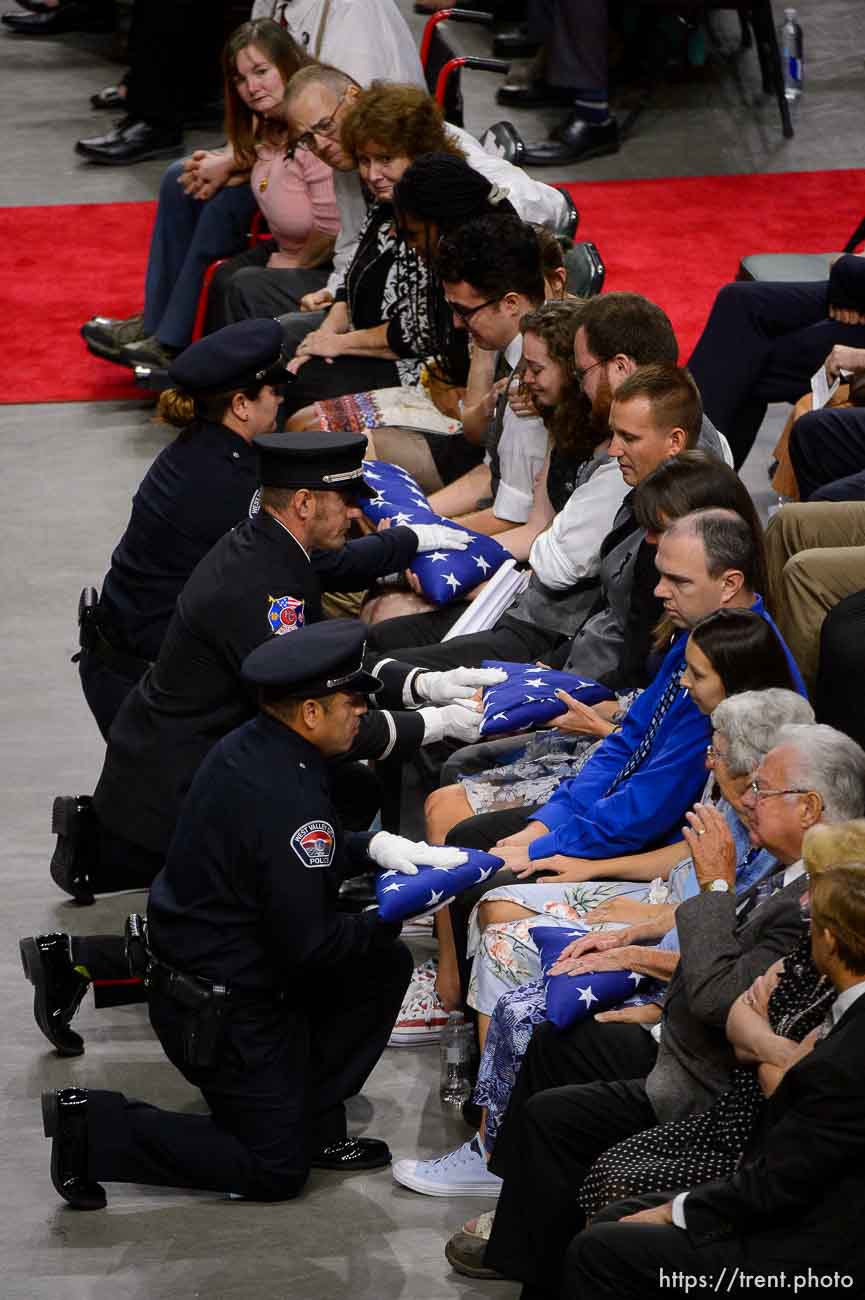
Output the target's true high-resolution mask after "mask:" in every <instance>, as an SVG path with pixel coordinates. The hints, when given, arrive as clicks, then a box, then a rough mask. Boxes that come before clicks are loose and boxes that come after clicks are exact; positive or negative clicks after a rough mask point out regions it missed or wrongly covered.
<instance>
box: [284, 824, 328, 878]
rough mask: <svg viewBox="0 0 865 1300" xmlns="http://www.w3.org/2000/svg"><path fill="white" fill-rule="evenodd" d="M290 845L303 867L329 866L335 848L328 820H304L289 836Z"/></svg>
mask: <svg viewBox="0 0 865 1300" xmlns="http://www.w3.org/2000/svg"><path fill="white" fill-rule="evenodd" d="M291 847H292V848H293V849H294V851H295V853H296V854H297V856H298V857H299V858H300V860H301V862H302V863H303V865H304V866H305V867H329V866H330V864H331V863H332V862H333V855H334V851H335V848H336V841H335V839H334V834H333V827H332V826H331V824H330V822H306V824H305V825H304V826H300V827H298V829H297V830H296V831H295V832H294V834H293V835H292V837H291Z"/></svg>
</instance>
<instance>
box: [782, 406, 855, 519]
mask: <svg viewBox="0 0 865 1300" xmlns="http://www.w3.org/2000/svg"><path fill="white" fill-rule="evenodd" d="M790 460H791V462H792V464H793V472H794V474H795V475H796V482H797V483H798V484H799V495H800V497H801V498H802V500H803V501H865V408H863V407H861V406H830V407H824V408H823V410H822V411H807V412H806V413H805V414H804V415H802V416H800V417H799V419H798V420H797V421H796V423H795V424H794V425H793V429H792V432H791V434H790Z"/></svg>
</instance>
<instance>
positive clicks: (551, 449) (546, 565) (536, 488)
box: [364, 298, 627, 829]
mask: <svg viewBox="0 0 865 1300" xmlns="http://www.w3.org/2000/svg"><path fill="white" fill-rule="evenodd" d="M582 305H583V304H582V300H580V299H576V298H574V299H568V300H566V301H564V302H558V301H557V302H547V303H544V305H543V306H542V307H539V308H538V309H537V311H534V312H530V313H528V314H527V315H526V316H524V317H523V319H522V321H521V322H520V328H521V330H522V331H523V336H524V337H523V360H522V377H521V382H520V386H519V390H518V392H517V393H516V394H515V395H512V396H511V398H510V399H509V400H510V401H511V402H514V403H520V404H525V407H526V408H527V409H528V410H529V411H530V412H532V413H533V416H534V418H532V419H529V420H527V419H523V418H522V417H521V416H519V415H514V417H513V421H512V423H509V422H508V420H507V417H506V419H505V428H504V434H503V437H502V439H501V442H500V444H499V448H500V451H501V459H502V461H503V462H504V461H509V462H511V463H510V464H509V466H508V468H504V467H503V469H502V481H501V485H500V489H499V495H503V494H505V493H507V494H508V498H507V499H508V501H509V502H510V501H513V500H514V498H515V496H516V494H518V493H520V494H522V493H525V505H523V502H522V501H520V502H519V504H518V505H517V506H516V507H514V508H512V507H511V506H510V505H509V506H508V507H507V508H508V509H509V512H510V513H512V514H522V513H523V510H524V512H525V522H524V523H521V524H518V525H515V526H514V527H512V528H510V529H508V530H507V531H505V532H500V533H497V539H498V541H500V542H501V544H502V545H503V546H504V547H505V549H506V550H507V551H509V552H510V554H511V555H513V556H514V557H515V558H516V559H517V560H526V559H528V557H529V551H530V550H531V548H532V543H533V542H534V540H535V538H536V537H538V534H540V533H542V532H543V531H544V530H545V529H548V528H549V526H550V524H551V523H553V519H554V515H555V513H556V510H557V509H558V510H560V509H561V508H562V506H564V504H565V501H564V500H562V494H561V486H560V485H561V483H562V480H563V479H566V480H567V481H572V480H573V479H575V478H576V477H579V478H580V481H581V482H586V483H587V482H588V481H589V479H590V478H592V477H593V475H594V474H595V471H596V470H598V471H603V472H599V473H598V474H597V477H596V479H595V484H594V490H593V492H592V495H591V501H590V502H589V501H586V503H585V509H584V510H583V511H582V512H581V517H580V518H579V520H577V519H576V518H575V517H574V516H573V515H572V516H571V518H570V526H569V528H558V527H556V528H555V534H554V535H553V534H549V535H547V536H546V538H545V541H544V542H541V543H540V544H539V548H538V552H537V555H536V556H534V558H533V563H534V566H535V569H536V571H538V572H539V575H540V576H541V577H542V578H543V577H547V578H548V579H549V580H550V583H551V584H554V585H559V586H561V587H562V588H564V587H567V586H568V585H570V583H571V579H572V577H573V579H574V580H578V577H579V574H576V575H575V574H574V566H575V565H578V564H579V559H578V557H577V556H576V554H575V550H576V548H575V547H574V546H573V542H574V541H575V537H576V532H577V530H578V529H582V530H584V529H585V528H586V526H587V524H588V525H589V526H591V525H593V524H599V523H600V520H601V519H602V518H603V517H606V519H607V520H608V522H609V523H612V520H613V518H614V516H615V513H616V510H617V509H618V507H619V505H620V504H621V502H622V499H623V498H624V496H625V493H626V492H627V486H626V484H625V482H624V480H623V479H622V476H621V474H620V473H619V471H618V466H617V465H616V462H615V461H613V460H611V459H610V458H609V457H608V456H607V455H606V446H607V441H608V440H607V439H606V438H605V439H604V440H603V442H602V443H601V444H599V445H597V446H596V445H595V436H594V433H593V430H591V428H590V427H589V426H588V425H587V423H586V421H584V420H582V419H581V418H580V411H581V403H580V394H579V391H578V389H576V388H575V387H574V385H573V384H572V383H571V380H570V375H571V371H572V369H573V353H574V335H575V334H576V331H577V327H578V325H579V323H580V316H581V312H582ZM489 355H491V354H490V353H487V352H483V351H481V350H480V349H477V350H476V352H475V353H474V356H473V358H472V366H473V367H474V365H475V361H476V359H477V358H478V357H483V358H486V357H488V356H489ZM470 382H471V379H470ZM527 425H531V426H535V425H537V426H539V428H540V430H541V432H542V434H543V444H542V445H537V446H533V445H532V444H531V442H529V446H528V447H527V446H526V445H525V443H524V442H523V437H524V434H525V433H529V432H530V431H529V430H527V429H526V427H525V426H527ZM381 433H386V434H391V433H392V434H394V435H395V438H394V442H396V439H397V437H398V436H399V435H404V436H405V437H406V438H407V439H411V438H413V437H417V438H419V440H420V442H421V443H422V444H423V447H424V448H426V445H427V444H426V442H425V441H424V438H425V437H426V435H416V434H412V433H410V432H409V431H408V430H397V429H393V430H379V431H377V433H376V434H375V435H374V437H375V438H376V439H378V438H379V436H380V434H381ZM506 440H507V441H506ZM451 441H454V439H450V438H448V439H445V438H433V437H429V443H430V448H429V451H430V452H432V454H433V456H434V455H435V444H438V443H442V442H451ZM460 441H462V440H461V439H460ZM378 445H379V446H380V443H379V444H378ZM410 445H411V444H409V446H410ZM398 451H399V443H398V442H396V452H397V454H398ZM427 454H428V455H429V452H428V453H427ZM410 457H411V451H409V458H410ZM399 461H400V463H404V460H403V458H402V457H399ZM553 462H555V467H556V471H555V473H554V474H553V475H551V473H550V466H551V464H552V463H553ZM563 462H566V463H567V466H568V470H567V473H566V474H560V473H559V472H558V470H559V466H560V465H561V464H562V463H563ZM577 467H580V468H579V469H578V468H577ZM483 468H484V469H485V470H486V474H487V483H489V470H488V469H486V466H484V467H483ZM575 469H576V470H577V473H576V474H575V472H574V471H575ZM549 479H551V481H552V483H553V485H554V486H553V495H554V497H555V501H551V499H550V493H549V491H548V487H547V482H548V480H549ZM557 489H558V491H557ZM448 491H449V489H447V488H445V489H444V491H442V492H440V493H437V494H436V495H435V496H434V497H431V498H430V504H431V505H432V506H433V508H434V509H437V508H438V505H437V502H438V501H439V499H441V498H443V497H445V496H446V495H447V494H448ZM528 491H531V492H532V495H531V496H529V495H528ZM458 522H460V523H463V524H465V525H466V526H467V527H469V528H476V527H477V520H476V517H475V516H474V515H469V516H465V517H463V518H460V519H459V520H458ZM554 527H555V525H554ZM563 566H564V567H565V568H567V570H568V571H567V573H562V572H561V570H562V568H563ZM477 590H478V589H477V588H476V589H475V592H477ZM474 594H475V593H470V594H469V596H468V599H469V600H471V599H472V598H473V595H474ZM403 595H404V593H387V594H386V595H384V596H382V597H378V598H377V600H376V605H375V607H374V611H370V610H369V609H367V610H366V611H365V613H364V617H365V618H367V621H369V622H371V623H378V622H382V621H384V620H385V619H388V618H395V617H400V616H401V615H405V614H407V613H410V612H411V613H420V612H423V610H424V609H430V608H431V606H430V605H429V604H426V605H424V604H423V603H422V602H420V600H419V598H417V597H413V598H412V599H411V600H410V601H408V603H406V601H405V600H404V599H403V598H402V597H403ZM448 829H449V828H448Z"/></svg>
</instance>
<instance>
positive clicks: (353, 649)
mask: <svg viewBox="0 0 865 1300" xmlns="http://www.w3.org/2000/svg"><path fill="white" fill-rule="evenodd" d="M365 650H366V628H365V626H364V624H363V623H361V622H360V620H359V619H356V618H330V619H326V620H325V621H324V622H323V623H311V624H309V625H308V626H307V627H299V628H297V629H296V630H295V631H294V632H288V633H286V634H285V635H284V636H274V637H271V639H270V640H269V641H265V643H264V645H260V646H259V647H258V648H257V649H256V650H253V651H252V653H251V654H248V655H247V656H246V658H245V659H244V661H243V664H242V665H241V669H240V672H241V676H242V677H243V680H244V681H245V682H251V683H252V684H253V685H255V686H280V687H282V688H283V689H284V691H285V693H286V695H297V696H301V697H303V698H308V699H312V698H314V697H316V696H320V695H330V694H332V693H333V692H334V691H358V692H360V693H361V694H362V695H372V694H374V692H375V691H379V690H381V686H382V683H381V682H380V681H379V679H378V678H377V677H373V675H372V673H367V672H364V668H363V656H364V651H365Z"/></svg>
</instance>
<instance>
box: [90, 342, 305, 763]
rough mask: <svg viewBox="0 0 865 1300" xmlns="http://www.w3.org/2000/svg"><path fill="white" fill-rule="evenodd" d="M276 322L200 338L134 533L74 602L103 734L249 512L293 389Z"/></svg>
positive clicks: (136, 513)
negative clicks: (207, 565) (205, 563)
mask: <svg viewBox="0 0 865 1300" xmlns="http://www.w3.org/2000/svg"><path fill="white" fill-rule="evenodd" d="M281 346H282V331H281V329H280V327H279V325H278V324H277V323H276V321H272V320H248V321H242V322H241V323H240V324H238V325H229V326H228V327H227V328H226V329H222V330H218V331H217V332H216V333H215V334H211V335H209V336H208V337H207V338H204V339H201V340H200V341H199V342H198V343H193V344H192V346H191V347H189V348H187V349H186V350H185V351H184V352H182V353H181V354H180V356H179V357H177V358H176V360H175V361H174V362H173V363H172V365H171V366H170V367H169V370H168V375H169V378H170V380H171V383H172V385H173V387H171V388H169V389H167V390H166V391H165V392H163V393H161V394H160V397H159V405H158V407H157V413H156V418H157V419H158V420H161V421H162V422H163V423H165V424H168V425H172V426H173V427H174V428H176V429H179V430H180V432H179V433H178V435H177V437H176V438H175V439H174V441H173V442H171V443H170V444H169V445H168V446H167V447H166V448H165V449H164V450H163V451H161V452H160V453H159V455H158V456H157V457H156V460H155V461H154V462H153V464H152V465H151V467H150V469H149V470H148V471H147V473H146V475H145V476H144V479H143V480H142V482H141V485H140V487H139V488H138V491H137V492H136V494H135V496H134V497H133V499H132V513H131V515H130V518H129V523H128V524H127V526H126V531H125V533H124V534H123V536H122V537H121V539H120V541H119V542H118V544H117V547H116V548H115V551H114V554H113V555H112V557H111V568H110V569H109V570H108V573H107V574H106V575H105V579H104V581H103V583H102V594H101V596H100V597H99V598H98V599H97V594H96V591H95V589H94V588H93V587H85V588H84V590H83V591H82V593H81V600H80V602H79V607H78V619H79V636H80V642H81V649H80V651H79V654H78V655H77V660H78V671H79V673H80V676H81V685H82V687H83V689H84V697H85V699H86V700H87V703H88V705H89V706H90V711H91V712H92V714H93V716H94V717H95V719H96V721H97V723H98V725H99V730H100V731H101V732H102V735H103V736H104V737H105V739H106V740H107V739H108V731H109V728H110V727H111V723H112V722H113V721H114V717H115V714H116V713H117V710H118V709H119V708H120V705H121V704H122V703H123V701H124V699H125V698H126V696H127V695H128V694H129V692H130V691H131V690H132V687H133V686H134V685H135V684H136V682H137V681H138V680H139V679H140V678H141V677H142V675H143V674H144V673H145V672H146V671H147V669H148V668H149V667H150V664H151V663H152V662H153V660H154V659H155V658H156V656H157V655H158V654H159V648H160V646H161V645H162V639H163V637H164V636H165V632H166V629H167V627H168V624H169V621H170V619H171V615H172V614H173V613H174V605H175V602H176V600H177V597H178V596H179V595H180V592H181V591H182V589H183V585H184V583H185V582H186V580H187V578H188V577H189V575H190V573H191V572H192V570H193V569H194V568H195V566H196V564H198V562H199V560H201V559H203V558H204V556H205V555H206V554H207V552H208V551H209V550H210V548H211V546H213V544H214V543H215V542H218V541H219V539H220V537H222V536H223V534H224V533H227V532H228V530H229V528H233V527H234V525H235V524H236V523H238V522H239V521H240V520H241V519H243V518H244V517H245V516H247V515H248V514H249V513H250V512H251V506H252V504H253V501H254V500H255V499H256V490H257V488H258V456H257V452H256V450H255V448H254V447H253V445H252V440H253V438H255V437H256V436H258V435H260V434H267V433H271V432H272V431H273V429H274V427H275V419H276V411H277V406H278V402H279V396H278V394H277V392H276V387H277V386H278V385H279V384H281V383H285V380H286V372H285V367H284V365H281V364H280V348H281Z"/></svg>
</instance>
